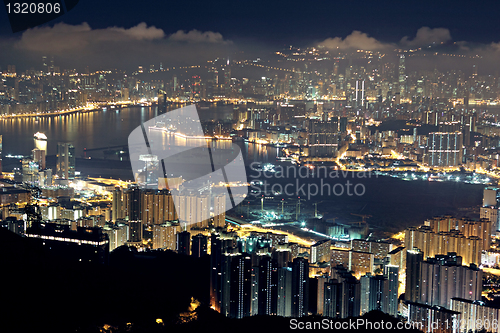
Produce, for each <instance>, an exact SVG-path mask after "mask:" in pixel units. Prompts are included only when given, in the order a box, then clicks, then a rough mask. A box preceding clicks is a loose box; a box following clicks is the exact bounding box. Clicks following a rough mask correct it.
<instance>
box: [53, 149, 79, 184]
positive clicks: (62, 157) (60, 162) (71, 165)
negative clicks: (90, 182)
mask: <svg viewBox="0 0 500 333" xmlns="http://www.w3.org/2000/svg"><path fill="white" fill-rule="evenodd" d="M57 175H58V177H59V178H60V179H74V178H75V147H74V146H73V145H72V144H71V143H66V142H59V143H58V144H57Z"/></svg>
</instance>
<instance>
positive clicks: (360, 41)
mask: <svg viewBox="0 0 500 333" xmlns="http://www.w3.org/2000/svg"><path fill="white" fill-rule="evenodd" d="M319 45H320V46H323V47H326V48H327V49H331V50H349V49H354V50H356V49H361V50H380V49H385V48H388V47H390V46H391V44H386V43H382V42H380V41H378V40H376V39H375V38H373V37H370V36H368V35H367V34H365V33H363V32H361V31H357V30H354V31H353V32H352V33H351V34H350V35H348V36H347V37H345V38H344V39H342V37H334V38H327V39H325V40H324V41H322V42H320V43H319Z"/></svg>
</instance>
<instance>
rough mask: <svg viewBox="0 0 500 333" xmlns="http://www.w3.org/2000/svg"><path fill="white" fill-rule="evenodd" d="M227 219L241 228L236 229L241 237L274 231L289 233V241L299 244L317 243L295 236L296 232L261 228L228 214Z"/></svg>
mask: <svg viewBox="0 0 500 333" xmlns="http://www.w3.org/2000/svg"><path fill="white" fill-rule="evenodd" d="M226 221H227V222H229V223H232V224H234V225H236V226H238V227H239V228H240V229H239V230H236V233H237V234H238V236H240V237H243V236H247V235H249V234H250V233H251V232H252V231H255V232H262V233H266V232H272V233H273V234H280V235H287V236H288V241H289V242H292V243H298V244H300V245H303V246H307V247H309V246H311V245H313V244H314V243H315V242H311V241H308V240H305V239H303V238H300V237H298V236H295V235H294V234H292V233H289V232H286V231H282V230H275V229H269V228H261V227H257V226H255V225H253V224H243V223H246V222H243V221H241V220H239V219H236V218H234V217H228V216H226ZM242 222H243V223H242ZM240 223H241V224H240Z"/></svg>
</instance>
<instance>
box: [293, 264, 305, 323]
mask: <svg viewBox="0 0 500 333" xmlns="http://www.w3.org/2000/svg"><path fill="white" fill-rule="evenodd" d="M308 309H309V263H308V262H307V259H305V258H295V259H294V260H293V263H292V317H303V316H307V314H308Z"/></svg>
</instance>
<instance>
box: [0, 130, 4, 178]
mask: <svg viewBox="0 0 500 333" xmlns="http://www.w3.org/2000/svg"><path fill="white" fill-rule="evenodd" d="M2 155H3V153H2V135H0V176H1V174H2Z"/></svg>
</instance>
